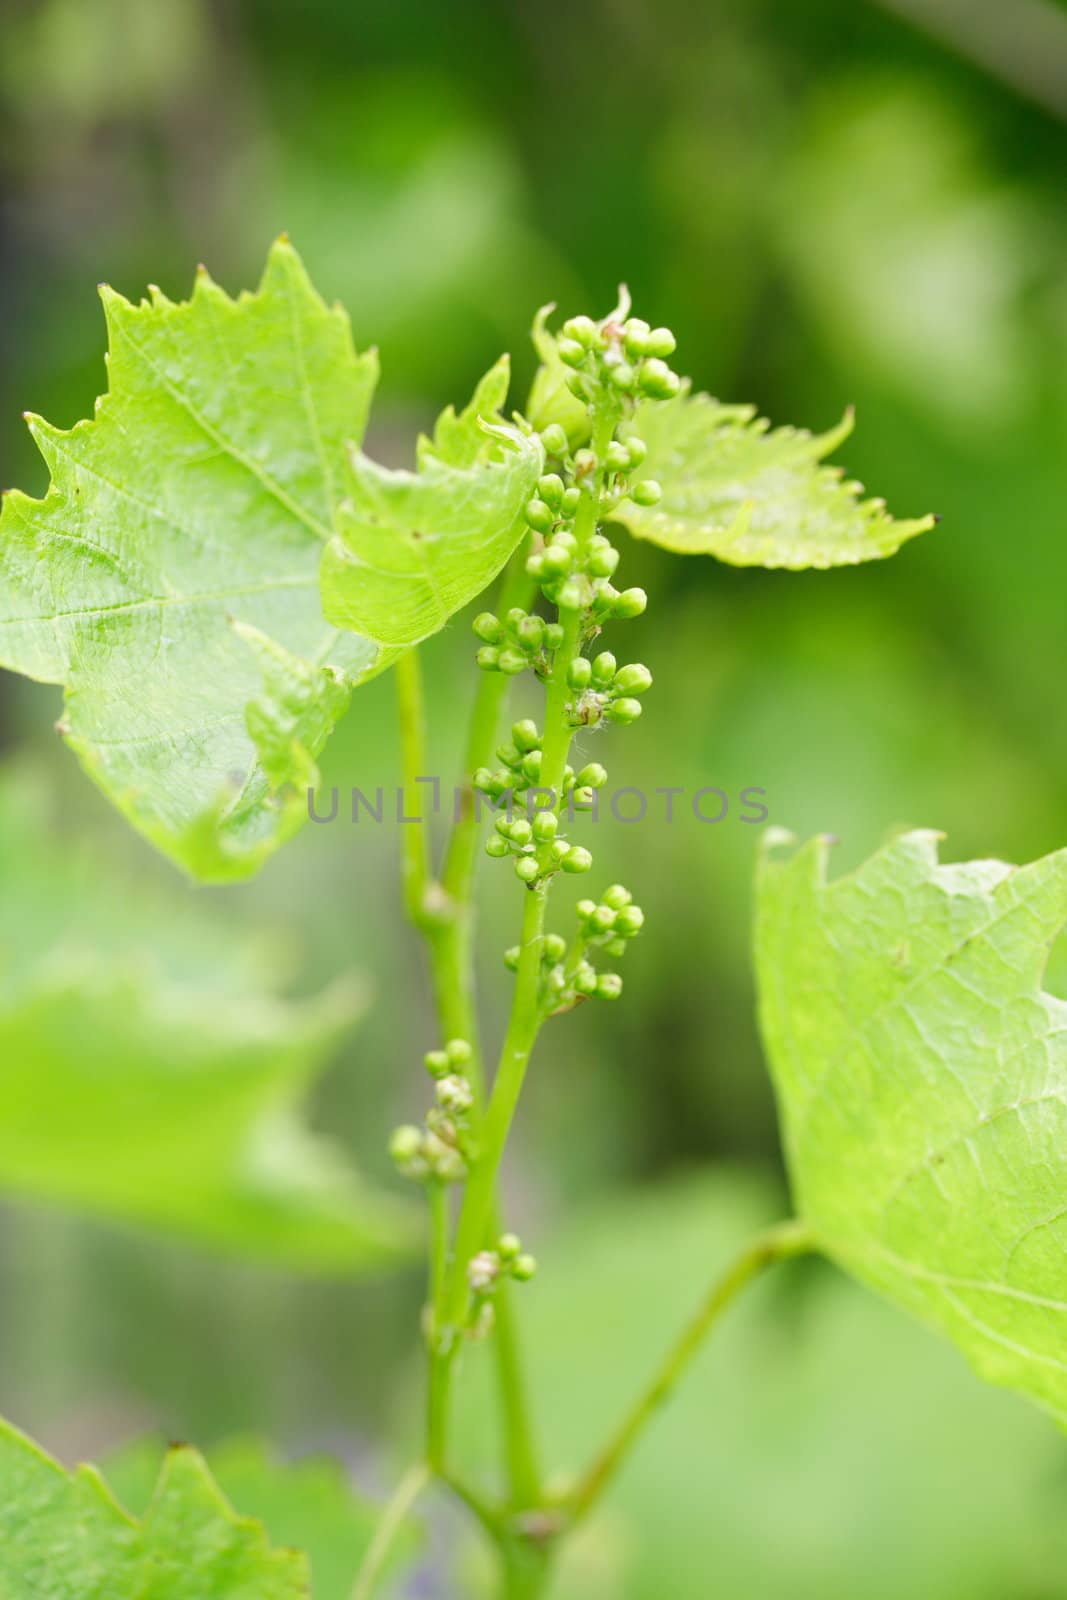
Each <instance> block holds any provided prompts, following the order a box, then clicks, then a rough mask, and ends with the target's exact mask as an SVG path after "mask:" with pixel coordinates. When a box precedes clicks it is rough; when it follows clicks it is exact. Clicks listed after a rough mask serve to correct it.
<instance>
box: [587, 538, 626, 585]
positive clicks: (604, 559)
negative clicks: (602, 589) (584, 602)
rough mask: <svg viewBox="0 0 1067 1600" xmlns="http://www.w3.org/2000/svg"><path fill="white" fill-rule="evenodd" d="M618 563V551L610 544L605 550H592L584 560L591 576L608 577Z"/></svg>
mask: <svg viewBox="0 0 1067 1600" xmlns="http://www.w3.org/2000/svg"><path fill="white" fill-rule="evenodd" d="M618 564H619V552H618V551H617V550H616V549H614V547H613V546H612V545H608V547H607V549H605V550H593V551H591V553H590V556H589V559H588V561H587V562H586V569H587V571H588V572H589V574H590V576H591V577H594V578H610V577H611V575H612V573H613V572H614V571H615V568H616V567H617V566H618Z"/></svg>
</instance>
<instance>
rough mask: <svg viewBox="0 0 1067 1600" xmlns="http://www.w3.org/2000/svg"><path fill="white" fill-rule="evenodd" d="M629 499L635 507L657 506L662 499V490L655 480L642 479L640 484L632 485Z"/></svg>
mask: <svg viewBox="0 0 1067 1600" xmlns="http://www.w3.org/2000/svg"><path fill="white" fill-rule="evenodd" d="M630 499H631V500H632V501H633V503H634V505H635V506H658V505H659V503H660V501H661V500H662V499H663V489H662V488H661V486H660V485H659V484H658V483H657V482H656V480H655V478H642V479H641V482H640V483H635V484H634V486H633V489H632V490H631V491H630Z"/></svg>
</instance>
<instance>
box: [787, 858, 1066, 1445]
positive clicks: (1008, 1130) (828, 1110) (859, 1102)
mask: <svg viewBox="0 0 1067 1600" xmlns="http://www.w3.org/2000/svg"><path fill="white" fill-rule="evenodd" d="M780 840H781V835H778V836H777V841H780ZM772 841H773V842H777V841H774V840H773V836H772ZM828 853H829V844H828V841H827V840H825V839H816V840H813V841H812V842H811V843H809V844H807V845H805V846H804V847H803V848H802V849H800V850H798V851H797V852H796V853H795V854H794V855H792V856H791V857H789V858H787V859H781V858H780V857H779V856H777V855H776V854H774V853H773V852H772V851H768V852H767V853H766V854H765V856H764V859H763V862H762V865H761V868H760V876H759V911H758V925H757V939H756V956H757V968H758V978H759V986H760V1015H761V1024H762V1029H763V1036H764V1040H765V1044H766V1049H767V1054H768V1058H769V1060H770V1065H771V1071H772V1074H773V1076H774V1081H775V1085H776V1089H777V1093H778V1098H779V1102H780V1105H781V1110H782V1116H783V1123H784V1136H785V1146H786V1150H787V1154H788V1159H789V1166H790V1171H791V1174H792V1180H793V1185H794V1189H795V1194H796V1200H797V1204H798V1207H799V1209H800V1212H801V1214H802V1215H803V1216H804V1217H805V1218H806V1219H807V1221H808V1222H809V1223H810V1225H811V1227H812V1228H813V1229H814V1231H815V1233H816V1235H817V1237H818V1240H819V1242H820V1244H821V1245H822V1246H823V1247H824V1248H825V1250H826V1251H827V1253H828V1254H829V1255H831V1256H834V1257H835V1258H836V1259H837V1260H838V1261H839V1262H840V1263H841V1265H842V1266H844V1267H846V1268H847V1269H848V1270H850V1271H851V1272H853V1273H855V1275H856V1276H857V1277H859V1278H861V1279H863V1280H864V1281H865V1282H867V1283H869V1284H872V1285H873V1286H874V1287H875V1288H876V1289H879V1290H881V1291H882V1292H883V1293H884V1294H886V1295H887V1296H888V1297H889V1298H890V1299H892V1300H895V1301H897V1302H898V1303H899V1304H900V1305H902V1306H904V1307H906V1308H907V1309H908V1310H910V1311H912V1312H914V1313H915V1314H916V1315H918V1316H919V1317H921V1318H922V1319H923V1320H924V1321H926V1322H928V1323H932V1324H933V1325H935V1326H936V1327H938V1328H940V1329H941V1330H942V1332H944V1333H946V1334H948V1335H949V1337H950V1338H952V1339H953V1340H954V1341H955V1342H956V1344H957V1345H959V1347H960V1348H961V1349H962V1350H963V1352H964V1354H965V1355H966V1356H967V1357H968V1358H969V1359H970V1361H971V1362H972V1364H973V1365H974V1367H975V1368H976V1369H977V1371H978V1372H979V1373H980V1374H981V1375H982V1376H983V1377H985V1378H987V1379H989V1380H990V1381H991V1382H994V1383H1000V1384H1005V1385H1008V1386H1010V1387H1012V1388H1015V1389H1019V1390H1021V1391H1022V1392H1023V1393H1025V1394H1027V1395H1029V1396H1030V1398H1032V1399H1034V1400H1037V1401H1038V1402H1039V1403H1041V1404H1042V1405H1044V1406H1045V1407H1046V1408H1047V1409H1049V1410H1050V1411H1052V1412H1053V1413H1054V1414H1055V1415H1056V1416H1057V1417H1058V1418H1059V1419H1060V1420H1061V1421H1063V1422H1065V1423H1067V1003H1065V1002H1064V1001H1062V1000H1060V999H1057V998H1055V997H1054V996H1053V995H1050V994H1047V993H1045V992H1043V991H1042V989H1041V979H1042V976H1043V973H1044V969H1045V964H1046V961H1047V958H1048V953H1049V949H1050V946H1051V944H1052V942H1053V941H1054V939H1055V938H1056V936H1057V934H1058V933H1059V930H1060V929H1061V927H1062V926H1063V924H1064V922H1065V921H1067V850H1061V851H1059V852H1057V853H1056V854H1054V855H1051V856H1046V857H1045V858H1044V859H1043V860H1040V861H1035V862H1034V863H1033V864H1032V865H1030V866H1027V867H1010V866H1006V865H1005V864H1004V863H1003V862H999V861H973V862H969V863H966V864H964V865H954V866H941V865H939V864H938V859H937V836H936V835H935V834H931V833H909V834H906V835H904V836H902V837H901V838H898V839H896V840H895V841H894V842H892V843H891V844H889V845H887V846H886V847H885V848H884V849H883V850H881V851H879V852H878V854H877V855H875V856H873V857H872V858H871V859H870V860H869V861H867V862H866V863H865V864H864V865H863V866H862V867H860V868H859V869H858V870H857V871H855V872H853V873H849V874H848V875H846V876H844V877H842V878H839V879H836V880H834V881H828V880H827V875H826V867H827V858H828Z"/></svg>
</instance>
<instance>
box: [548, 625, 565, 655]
mask: <svg viewBox="0 0 1067 1600" xmlns="http://www.w3.org/2000/svg"><path fill="white" fill-rule="evenodd" d="M562 643H563V625H562V623H559V622H546V623H545V649H546V650H558V649H559V647H560V645H561V644H562Z"/></svg>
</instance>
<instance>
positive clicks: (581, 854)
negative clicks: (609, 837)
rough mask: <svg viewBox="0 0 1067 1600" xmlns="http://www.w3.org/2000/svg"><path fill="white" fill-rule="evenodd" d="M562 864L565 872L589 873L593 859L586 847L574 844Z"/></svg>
mask: <svg viewBox="0 0 1067 1600" xmlns="http://www.w3.org/2000/svg"><path fill="white" fill-rule="evenodd" d="M560 864H561V866H562V867H563V870H564V872H588V871H589V868H590V867H591V866H592V865H593V858H592V856H591V855H590V854H589V851H588V850H587V849H586V848H585V846H584V845H580V844H573V845H571V847H570V849H569V850H568V851H567V854H566V855H565V856H564V857H563V859H562V862H561V863H560Z"/></svg>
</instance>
